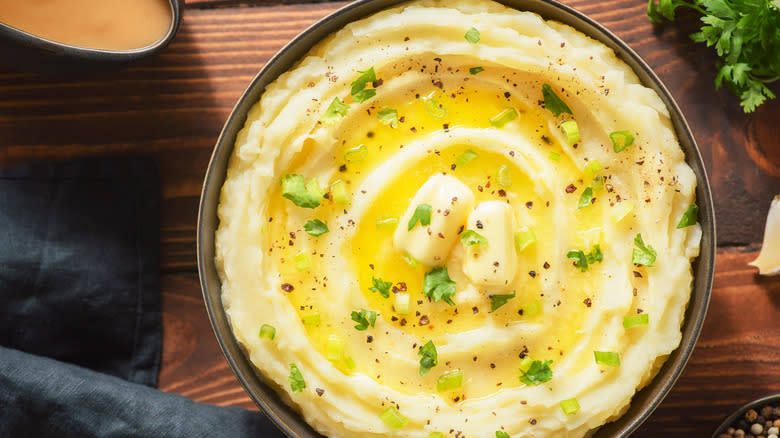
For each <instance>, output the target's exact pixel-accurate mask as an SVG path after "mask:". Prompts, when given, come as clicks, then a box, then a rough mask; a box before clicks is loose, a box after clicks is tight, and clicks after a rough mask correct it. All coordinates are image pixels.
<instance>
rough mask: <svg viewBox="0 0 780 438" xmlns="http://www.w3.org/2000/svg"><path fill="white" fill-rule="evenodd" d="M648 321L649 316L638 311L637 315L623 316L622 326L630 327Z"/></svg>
mask: <svg viewBox="0 0 780 438" xmlns="http://www.w3.org/2000/svg"><path fill="white" fill-rule="evenodd" d="M649 323H650V317H649V316H648V314H647V313H640V314H639V315H629V316H624V317H623V328H624V329H630V328H634V327H636V326H640V325H647V324H649Z"/></svg>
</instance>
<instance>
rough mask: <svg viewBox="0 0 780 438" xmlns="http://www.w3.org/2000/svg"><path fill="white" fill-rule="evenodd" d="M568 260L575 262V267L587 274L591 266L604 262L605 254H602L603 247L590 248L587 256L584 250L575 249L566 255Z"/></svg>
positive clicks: (594, 246)
mask: <svg viewBox="0 0 780 438" xmlns="http://www.w3.org/2000/svg"><path fill="white" fill-rule="evenodd" d="M566 258H568V259H571V260H574V266H576V267H578V268H580V271H582V272H585V271H587V270H588V266H589V265H592V264H594V263H601V262H602V260H604V254H603V253H602V252H601V247H600V246H599V245H598V244H596V245H593V246H592V247H591V248H590V252H589V253H588V254H585V252H584V251H582V250H579V249H574V250H571V251H569V252H567V253H566Z"/></svg>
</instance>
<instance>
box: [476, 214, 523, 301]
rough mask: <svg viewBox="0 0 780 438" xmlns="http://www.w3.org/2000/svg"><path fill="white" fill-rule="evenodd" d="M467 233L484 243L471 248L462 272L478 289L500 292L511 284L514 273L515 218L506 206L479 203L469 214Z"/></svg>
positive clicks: (515, 259)
mask: <svg viewBox="0 0 780 438" xmlns="http://www.w3.org/2000/svg"><path fill="white" fill-rule="evenodd" d="M467 229H469V230H473V231H475V232H477V233H479V234H480V235H481V236H483V237H484V238H485V239H487V244H486V245H478V244H477V245H470V246H468V247H467V248H466V256H465V257H464V259H463V271H464V272H465V274H466V276H468V277H469V279H470V280H471V282H472V283H473V284H474V285H476V286H477V287H480V286H487V287H491V288H501V287H502V286H508V285H509V284H511V283H512V280H514V278H515V274H516V273H517V250H516V249H515V242H514V230H515V218H514V214H513V213H512V208H511V207H510V206H509V204H507V203H506V202H502V201H486V202H482V203H480V204H479V205H477V207H476V208H475V209H474V211H472V212H471V214H470V215H469V218H468V227H467Z"/></svg>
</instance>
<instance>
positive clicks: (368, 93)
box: [352, 88, 376, 103]
mask: <svg viewBox="0 0 780 438" xmlns="http://www.w3.org/2000/svg"><path fill="white" fill-rule="evenodd" d="M374 96H376V90H374V89H373V88H369V89H368V90H361V91H358V92H357V93H356V94H355V95H354V96H352V100H354V101H355V102H357V103H360V102H365V101H367V100H368V99H371V98H372V97H374Z"/></svg>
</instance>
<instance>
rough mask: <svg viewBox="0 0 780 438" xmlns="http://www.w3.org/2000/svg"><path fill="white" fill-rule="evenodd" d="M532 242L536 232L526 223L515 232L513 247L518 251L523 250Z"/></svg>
mask: <svg viewBox="0 0 780 438" xmlns="http://www.w3.org/2000/svg"><path fill="white" fill-rule="evenodd" d="M534 242H536V233H534V230H533V229H531V228H528V226H527V225H525V226H523V228H520V230H519V231H517V232H516V233H515V248H516V249H517V252H519V253H520V252H523V251H525V250H526V249H527V248H528V247H529V246H531V245H532V244H533V243H534Z"/></svg>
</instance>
